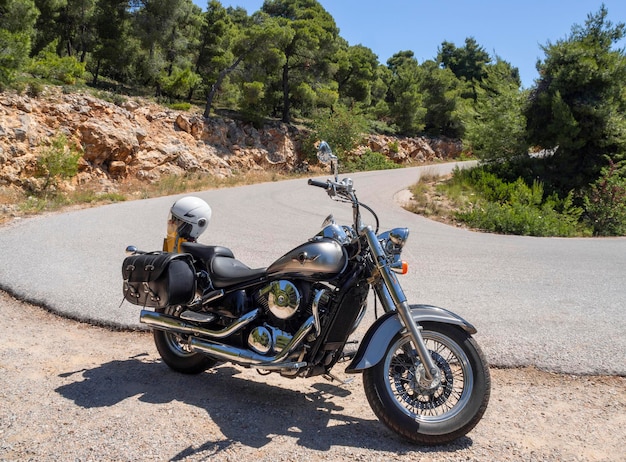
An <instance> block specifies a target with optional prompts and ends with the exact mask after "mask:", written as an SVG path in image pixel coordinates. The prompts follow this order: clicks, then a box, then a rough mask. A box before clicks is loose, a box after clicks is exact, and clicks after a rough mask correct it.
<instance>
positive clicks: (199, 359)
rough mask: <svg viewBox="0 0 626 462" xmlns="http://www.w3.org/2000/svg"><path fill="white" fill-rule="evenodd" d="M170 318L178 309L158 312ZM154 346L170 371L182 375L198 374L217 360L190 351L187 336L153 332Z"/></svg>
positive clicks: (169, 308)
mask: <svg viewBox="0 0 626 462" xmlns="http://www.w3.org/2000/svg"><path fill="white" fill-rule="evenodd" d="M160 312H165V314H169V315H171V316H177V313H179V312H180V307H168V308H165V310H160ZM153 335H154V344H155V345H156V347H157V350H158V352H159V354H160V355H161V358H162V359H163V362H164V363H165V364H167V365H168V366H169V367H170V368H171V369H173V370H175V371H177V372H182V373H183V374H199V373H200V372H204V371H206V370H207V369H210V368H212V367H213V366H215V364H216V363H217V360H215V359H213V358H209V357H208V356H205V355H203V354H200V353H196V352H194V351H191V349H190V348H189V344H188V337H189V336H188V335H183V334H177V333H174V332H165V331H162V330H154V332H153Z"/></svg>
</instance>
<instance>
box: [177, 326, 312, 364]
mask: <svg viewBox="0 0 626 462" xmlns="http://www.w3.org/2000/svg"><path fill="white" fill-rule="evenodd" d="M314 324H315V320H314V318H313V316H311V317H310V318H309V319H308V320H307V321H306V322H305V323H304V324H302V326H301V327H300V329H299V330H298V332H296V334H295V335H294V336H293V338H292V339H291V341H290V342H289V343H288V344H287V345H286V346H285V348H283V349H282V350H281V351H280V353H278V354H277V355H276V356H263V355H260V354H258V353H255V352H254V351H251V350H248V349H245V348H238V347H235V346H231V345H224V344H223V343H218V342H212V341H211V340H207V339H203V338H198V337H191V338H190V339H189V347H190V348H191V349H192V350H193V351H196V352H198V353H202V354H205V355H207V356H211V357H212V358H216V359H220V360H222V361H230V362H233V363H235V364H241V365H243V366H250V367H256V368H258V369H267V370H278V369H285V368H290V369H293V368H300V367H304V366H306V363H303V362H295V363H294V362H287V361H285V359H286V358H287V357H288V356H289V355H290V354H291V353H293V351H294V350H295V349H296V348H297V347H298V345H300V343H302V341H303V340H304V338H305V337H306V336H307V335H308V334H309V332H311V330H312V329H313V326H314Z"/></svg>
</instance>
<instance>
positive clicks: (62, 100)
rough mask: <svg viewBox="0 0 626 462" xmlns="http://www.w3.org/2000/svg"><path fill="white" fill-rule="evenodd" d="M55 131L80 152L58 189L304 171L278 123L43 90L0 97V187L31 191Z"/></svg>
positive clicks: (427, 151)
mask: <svg viewBox="0 0 626 462" xmlns="http://www.w3.org/2000/svg"><path fill="white" fill-rule="evenodd" d="M59 133H63V134H65V135H66V137H67V139H68V140H71V141H73V142H74V143H75V144H76V146H79V147H80V149H81V151H82V158H81V159H80V166H79V173H78V175H77V176H76V177H75V178H73V179H72V181H71V182H70V183H68V184H66V185H65V187H67V188H75V187H80V186H81V185H86V184H90V185H100V187H102V189H111V187H113V188H114V187H115V184H116V183H117V182H120V181H124V180H125V179H128V178H138V179H140V180H145V181H155V180H158V179H159V178H160V177H161V176H163V175H171V174H175V175H176V174H183V173H185V172H206V173H207V174H211V175H218V176H230V175H233V174H234V173H235V172H242V171H248V170H255V169H266V168H268V167H270V166H271V167H273V168H275V169H281V170H284V171H293V170H297V169H306V167H307V165H306V162H304V161H303V159H305V158H306V155H305V153H303V152H302V143H301V140H302V139H303V137H304V135H305V133H303V131H302V130H301V129H297V128H295V127H293V126H288V125H285V124H281V123H278V122H275V123H270V124H268V125H267V126H266V127H265V128H264V129H262V130H257V129H256V128H254V127H253V126H252V125H249V124H243V123H241V122H238V121H235V120H231V119H225V118H211V119H208V120H207V119H204V118H203V117H202V115H201V114H200V113H197V114H196V113H193V112H185V111H174V110H170V109H167V108H164V107H162V106H159V105H156V104H154V103H152V102H150V101H148V100H143V99H128V100H126V101H125V102H124V103H123V104H121V105H119V106H118V105H116V104H113V103H110V102H107V101H104V100H101V99H98V98H95V97H93V96H91V95H89V94H87V93H70V94H64V93H63V92H62V91H61V90H60V89H59V88H56V87H49V88H47V89H46V90H45V91H44V93H43V94H42V95H40V96H38V97H29V96H26V95H17V94H15V93H1V94H0V188H28V187H33V186H36V184H33V182H37V181H38V180H37V179H35V178H33V176H34V172H35V170H36V168H35V167H36V159H37V156H38V155H39V154H40V153H41V152H42V150H43V149H45V148H46V147H47V146H48V143H49V141H50V140H51V139H52V138H54V137H55V136H57V135H58V134H59ZM366 149H371V150H373V151H375V152H381V153H384V154H386V155H388V156H389V157H390V158H392V159H393V160H394V161H395V162H397V163H402V164H414V165H419V164H420V163H425V162H432V161H435V160H437V159H449V158H453V157H456V156H457V155H458V154H459V153H460V145H459V144H458V143H453V142H445V141H440V140H429V139H427V138H405V139H393V138H390V137H385V136H370V137H368V138H367V140H366V145H364V146H361V147H359V149H358V150H357V151H356V152H355V155H359V153H362V152H364V151H365V150H366Z"/></svg>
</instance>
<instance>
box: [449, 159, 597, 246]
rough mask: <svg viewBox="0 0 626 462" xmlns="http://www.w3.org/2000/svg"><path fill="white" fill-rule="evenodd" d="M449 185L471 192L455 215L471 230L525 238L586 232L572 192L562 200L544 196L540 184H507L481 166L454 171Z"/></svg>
mask: <svg viewBox="0 0 626 462" xmlns="http://www.w3.org/2000/svg"><path fill="white" fill-rule="evenodd" d="M452 184H453V187H455V188H459V187H460V186H459V185H462V188H461V189H466V190H467V189H470V190H471V191H473V193H474V196H473V197H474V199H473V200H472V201H471V203H470V204H469V205H468V206H467V207H466V208H465V209H464V210H461V211H460V212H458V213H457V214H456V217H457V219H459V220H460V221H463V222H465V223H467V224H468V225H469V226H471V227H474V228H479V229H483V230H486V231H491V232H496V233H503V234H518V235H525V236H576V235H581V234H586V233H587V231H586V230H585V229H584V227H583V226H582V225H581V224H580V217H581V214H582V212H583V211H582V209H581V208H580V207H576V206H575V205H574V201H573V193H571V192H570V193H569V194H568V195H567V196H566V197H565V198H564V199H560V198H559V197H558V196H557V195H556V194H552V195H550V196H548V197H544V190H543V184H542V183H541V182H538V181H534V182H533V184H532V186H529V185H527V184H526V183H525V182H524V181H523V180H522V179H521V178H518V179H517V180H515V181H514V182H511V183H508V182H505V181H503V180H502V179H500V178H498V177H497V176H496V175H494V174H493V173H489V172H487V171H486V170H485V169H483V168H481V167H478V168H474V169H470V170H456V171H455V172H454V175H453V180H452ZM469 195H470V196H471V193H470V194H469Z"/></svg>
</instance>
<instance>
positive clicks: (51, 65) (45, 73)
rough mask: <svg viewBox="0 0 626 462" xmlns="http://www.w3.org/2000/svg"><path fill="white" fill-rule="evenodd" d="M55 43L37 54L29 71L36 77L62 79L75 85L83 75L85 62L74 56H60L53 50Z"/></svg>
mask: <svg viewBox="0 0 626 462" xmlns="http://www.w3.org/2000/svg"><path fill="white" fill-rule="evenodd" d="M53 49H54V47H53V44H51V45H49V46H48V47H47V48H46V49H45V50H43V51H41V52H40V53H39V54H38V55H37V56H35V57H34V58H33V60H32V62H31V64H30V66H28V69H27V70H28V72H29V73H30V74H32V75H33V76H34V77H39V78H42V79H51V80H57V81H60V82H62V83H64V84H66V85H73V84H75V83H76V82H77V81H78V80H79V79H81V78H82V77H83V74H84V73H85V63H81V62H79V61H78V60H77V59H76V58H75V57H73V56H64V57H60V56H59V55H57V54H56V53H55V52H54V51H53Z"/></svg>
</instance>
